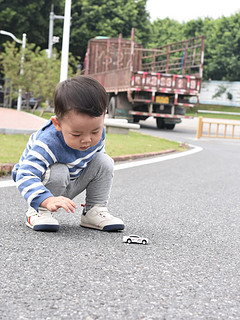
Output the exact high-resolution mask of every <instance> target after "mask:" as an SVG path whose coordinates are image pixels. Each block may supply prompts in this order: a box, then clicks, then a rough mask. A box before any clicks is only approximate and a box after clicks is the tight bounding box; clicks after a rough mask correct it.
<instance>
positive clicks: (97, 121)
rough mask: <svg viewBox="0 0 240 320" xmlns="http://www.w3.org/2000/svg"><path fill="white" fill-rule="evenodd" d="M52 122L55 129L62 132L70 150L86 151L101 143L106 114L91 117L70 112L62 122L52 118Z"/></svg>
mask: <svg viewBox="0 0 240 320" xmlns="http://www.w3.org/2000/svg"><path fill="white" fill-rule="evenodd" d="M52 122H53V124H54V126H55V128H56V129H57V130H58V131H61V132H62V135H63V138H64V141H65V143H66V144H67V145H68V146H69V147H70V148H72V149H77V150H80V151H85V150H87V149H88V148H90V147H93V146H95V145H96V144H97V143H98V142H99V141H100V139H101V137H102V131H103V124H104V114H103V115H101V116H100V117H90V116H89V115H87V114H84V113H76V112H75V111H69V112H68V113H67V114H66V115H65V116H64V117H63V118H62V119H61V121H59V120H58V119H57V118H56V117H52Z"/></svg>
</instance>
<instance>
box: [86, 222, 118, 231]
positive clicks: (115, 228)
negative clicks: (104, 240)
mask: <svg viewBox="0 0 240 320" xmlns="http://www.w3.org/2000/svg"><path fill="white" fill-rule="evenodd" d="M80 226H81V227H83V228H90V229H95V230H100V231H120V230H123V229H124V224H112V225H109V226H105V227H103V228H100V227H97V226H93V225H91V224H87V223H81V224H80Z"/></svg>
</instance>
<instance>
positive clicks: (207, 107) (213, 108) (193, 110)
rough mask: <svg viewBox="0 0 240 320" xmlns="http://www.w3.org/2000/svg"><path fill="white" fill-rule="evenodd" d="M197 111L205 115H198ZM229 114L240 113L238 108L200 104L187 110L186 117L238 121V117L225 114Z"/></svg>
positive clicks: (239, 116) (239, 117)
mask: <svg viewBox="0 0 240 320" xmlns="http://www.w3.org/2000/svg"><path fill="white" fill-rule="evenodd" d="M198 110H206V113H199V112H198ZM208 111H220V112H224V114H214V113H208ZM229 112H235V113H240V108H237V107H228V106H221V105H205V104H200V105H198V106H196V107H193V108H191V109H190V108H189V109H187V112H186V115H188V116H193V117H203V118H214V119H232V120H240V115H233V114H227V113H229Z"/></svg>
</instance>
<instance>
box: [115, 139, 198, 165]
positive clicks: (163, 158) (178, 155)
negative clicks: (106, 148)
mask: <svg viewBox="0 0 240 320" xmlns="http://www.w3.org/2000/svg"><path fill="white" fill-rule="evenodd" d="M190 147H191V148H192V149H190V150H188V151H184V152H179V153H173V154H169V155H166V156H155V157H154V158H151V159H144V160H138V161H132V162H126V163H119V164H115V166H114V170H122V169H128V168H133V167H138V166H143V165H146V164H151V163H157V162H162V161H166V160H171V159H176V158H181V157H184V156H189V155H191V154H194V153H197V152H199V151H202V148H201V147H196V146H192V145H190Z"/></svg>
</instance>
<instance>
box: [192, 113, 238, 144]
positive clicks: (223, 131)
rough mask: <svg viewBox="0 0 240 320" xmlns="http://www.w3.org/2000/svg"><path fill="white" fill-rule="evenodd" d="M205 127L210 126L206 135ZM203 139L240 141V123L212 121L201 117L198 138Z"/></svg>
mask: <svg viewBox="0 0 240 320" xmlns="http://www.w3.org/2000/svg"><path fill="white" fill-rule="evenodd" d="M204 125H205V127H206V126H208V128H207V132H206V133H205V132H204ZM213 131H214V132H213ZM201 137H208V138H224V139H240V123H227V122H217V121H210V120H205V119H203V118H202V117H199V118H198V128H197V135H196V138H197V139H200V138H201Z"/></svg>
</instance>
